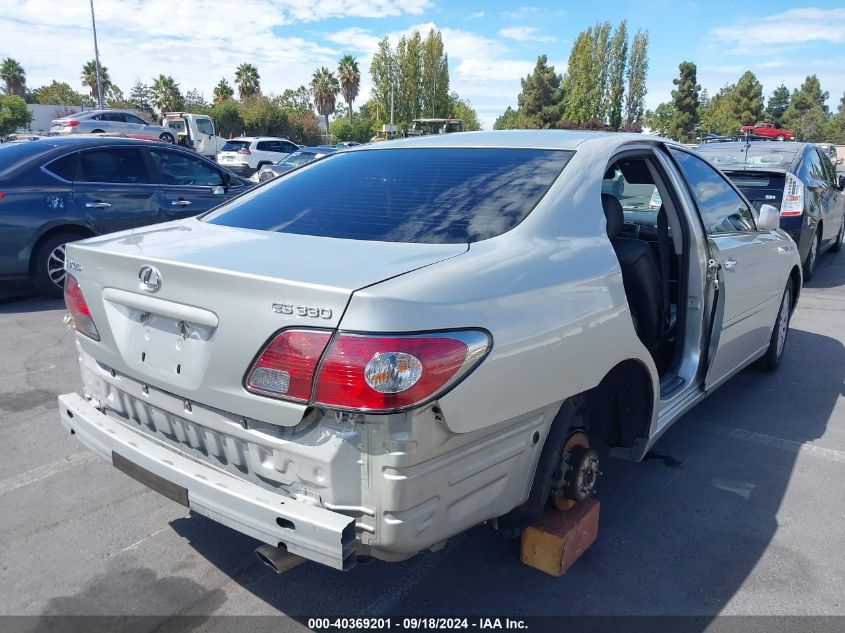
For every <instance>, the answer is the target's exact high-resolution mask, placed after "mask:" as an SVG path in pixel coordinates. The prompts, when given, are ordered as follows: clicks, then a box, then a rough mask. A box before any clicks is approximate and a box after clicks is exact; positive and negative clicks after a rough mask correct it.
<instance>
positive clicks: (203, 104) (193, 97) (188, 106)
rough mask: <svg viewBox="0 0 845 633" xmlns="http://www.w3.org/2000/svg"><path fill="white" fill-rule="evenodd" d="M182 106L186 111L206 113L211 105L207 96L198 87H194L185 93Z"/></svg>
mask: <svg viewBox="0 0 845 633" xmlns="http://www.w3.org/2000/svg"><path fill="white" fill-rule="evenodd" d="M182 107H183V108H185V111H186V112H193V113H195V114H204V113H206V112H208V110H209V109H210V108H211V105H210V104H209V103H208V101H206V100H205V96H204V95H203V94H202V93H201V92H200V91H199V90H197V89H196V88H192V89H191V90H188V92H186V93H185V100H184V102H183V103H182Z"/></svg>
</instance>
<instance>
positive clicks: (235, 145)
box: [220, 141, 249, 152]
mask: <svg viewBox="0 0 845 633" xmlns="http://www.w3.org/2000/svg"><path fill="white" fill-rule="evenodd" d="M244 147H249V141H226V144H225V145H224V146H223V147H222V148H220V151H221V152H237V151H238V150H239V149H243V148H244Z"/></svg>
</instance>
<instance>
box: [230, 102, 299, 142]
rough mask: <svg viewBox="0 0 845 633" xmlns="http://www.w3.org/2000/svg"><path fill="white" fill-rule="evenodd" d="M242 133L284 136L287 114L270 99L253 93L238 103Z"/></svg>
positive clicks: (286, 127)
mask: <svg viewBox="0 0 845 633" xmlns="http://www.w3.org/2000/svg"><path fill="white" fill-rule="evenodd" d="M239 109H240V115H241V120H242V121H243V131H244V134H247V135H249V136H285V134H286V133H287V131H288V117H287V114H286V113H285V112H284V111H283V110H282V109H281V108H280V107H279V106H278V105H277V104H276V103H274V102H273V101H272V100H271V99H269V98H268V97H265V96H264V95H254V96H252V97H251V98H249V99H247V100H245V101H243V102H242V103H241V104H240V108H239Z"/></svg>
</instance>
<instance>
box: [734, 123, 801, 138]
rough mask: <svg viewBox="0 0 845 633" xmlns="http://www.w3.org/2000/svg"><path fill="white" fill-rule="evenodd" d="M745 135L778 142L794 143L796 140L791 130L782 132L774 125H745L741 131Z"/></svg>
mask: <svg viewBox="0 0 845 633" xmlns="http://www.w3.org/2000/svg"><path fill="white" fill-rule="evenodd" d="M740 132H742V133H743V134H751V135H752V136H760V137H763V138H773V139H775V140H776V141H792V140H794V139H795V137H794V136H793V134H792V132H790V131H789V130H782V129H780V128H779V127H777V126H776V125H775V124H774V123H757V124H755V125H743V126H742V128H741V129H740Z"/></svg>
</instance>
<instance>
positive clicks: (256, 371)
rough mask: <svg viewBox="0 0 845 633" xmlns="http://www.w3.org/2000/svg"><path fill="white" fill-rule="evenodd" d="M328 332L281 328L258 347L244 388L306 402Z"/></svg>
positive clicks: (329, 336) (328, 335)
mask: <svg viewBox="0 0 845 633" xmlns="http://www.w3.org/2000/svg"><path fill="white" fill-rule="evenodd" d="M331 335H332V333H331V332H329V331H325V330H285V331H284V332H282V333H280V334H279V335H278V336H276V337H275V338H274V339H273V340H272V341H270V343H268V344H267V346H266V347H265V348H264V349H263V350H262V352H261V355H260V356H259V357H258V359H257V360H256V361H255V363H253V365H252V369H251V370H250V372H249V375H248V376H247V378H246V388H247V390H248V391H251V392H253V393H259V394H262V395H266V396H274V397H276V398H285V399H290V400H299V401H303V402H305V401H307V400H308V398H309V397H310V396H311V383H312V381H313V379H314V372H315V370H316V369H317V362H318V361H319V360H320V355H321V354H322V353H323V350H324V349H326V344H327V343H328V342H329V339H330V338H331Z"/></svg>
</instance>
